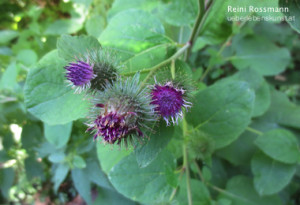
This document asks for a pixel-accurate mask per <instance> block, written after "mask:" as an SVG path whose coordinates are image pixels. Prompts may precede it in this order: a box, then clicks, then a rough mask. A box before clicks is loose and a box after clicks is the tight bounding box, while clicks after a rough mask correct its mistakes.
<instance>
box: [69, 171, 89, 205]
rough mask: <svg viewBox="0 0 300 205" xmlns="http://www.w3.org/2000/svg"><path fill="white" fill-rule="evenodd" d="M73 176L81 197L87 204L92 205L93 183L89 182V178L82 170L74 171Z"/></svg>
mask: <svg viewBox="0 0 300 205" xmlns="http://www.w3.org/2000/svg"><path fill="white" fill-rule="evenodd" d="M71 175H72V180H73V182H74V186H75V188H76V190H77V191H78V192H79V195H80V196H81V197H82V198H83V199H84V200H85V202H86V203H87V204H91V203H92V197H91V183H90V181H89V180H88V176H87V175H86V174H85V173H84V171H83V170H82V169H73V170H72V172H71Z"/></svg>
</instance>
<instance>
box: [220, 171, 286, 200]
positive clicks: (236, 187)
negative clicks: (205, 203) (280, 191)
mask: <svg viewBox="0 0 300 205" xmlns="http://www.w3.org/2000/svg"><path fill="white" fill-rule="evenodd" d="M221 197H222V198H226V199H230V200H231V201H232V205H281V204H282V202H281V200H280V198H279V197H278V196H276V195H275V196H259V195H258V194H257V193H256V191H255V189H254V187H253V184H252V181H251V179H249V178H247V177H245V176H235V177H233V178H231V179H230V180H229V181H228V183H227V185H226V190H225V192H223V194H221Z"/></svg>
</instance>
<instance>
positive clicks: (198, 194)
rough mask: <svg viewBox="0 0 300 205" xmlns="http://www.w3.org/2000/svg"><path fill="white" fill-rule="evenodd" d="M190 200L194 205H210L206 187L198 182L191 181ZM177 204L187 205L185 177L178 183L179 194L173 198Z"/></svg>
mask: <svg viewBox="0 0 300 205" xmlns="http://www.w3.org/2000/svg"><path fill="white" fill-rule="evenodd" d="M190 183H191V190H192V199H193V204H194V205H210V204H211V199H210V194H209V191H208V189H207V188H206V186H205V185H204V184H203V183H202V182H201V181H199V180H196V179H191V180H190ZM175 199H176V200H177V201H178V202H179V204H188V198H187V188H186V176H185V175H183V176H182V178H181V182H180V190H179V194H178V195H177V197H176V198H175Z"/></svg>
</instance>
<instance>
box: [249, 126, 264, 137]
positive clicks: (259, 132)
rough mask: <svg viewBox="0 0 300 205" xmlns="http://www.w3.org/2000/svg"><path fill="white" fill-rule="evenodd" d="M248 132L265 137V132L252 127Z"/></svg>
mask: <svg viewBox="0 0 300 205" xmlns="http://www.w3.org/2000/svg"><path fill="white" fill-rule="evenodd" d="M246 130H247V131H249V132H252V133H254V134H257V135H263V134H264V133H263V132H261V131H259V130H256V129H254V128H251V127H247V128H246Z"/></svg>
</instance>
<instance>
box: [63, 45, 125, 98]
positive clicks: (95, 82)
mask: <svg viewBox="0 0 300 205" xmlns="http://www.w3.org/2000/svg"><path fill="white" fill-rule="evenodd" d="M76 59H77V60H76V62H71V63H69V64H68V65H67V66H65V67H64V68H65V70H66V75H65V77H66V78H67V81H68V83H69V85H70V86H72V88H75V93H80V92H82V91H83V90H85V91H91V92H92V93H95V92H96V91H99V90H100V91H103V90H104V89H105V86H106V85H107V84H109V83H110V84H111V83H113V82H114V81H115V80H116V79H117V74H118V71H119V69H120V66H119V65H118V61H117V59H116V57H115V55H114V54H113V53H112V52H111V51H109V50H106V49H104V48H101V49H94V50H90V51H88V52H86V53H84V54H83V55H82V56H77V57H76Z"/></svg>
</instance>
